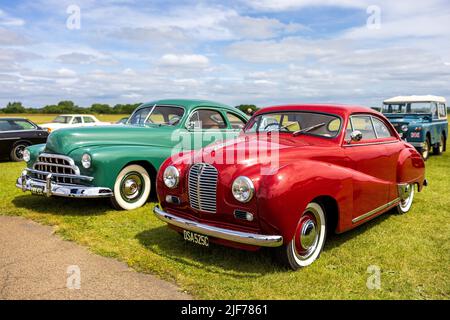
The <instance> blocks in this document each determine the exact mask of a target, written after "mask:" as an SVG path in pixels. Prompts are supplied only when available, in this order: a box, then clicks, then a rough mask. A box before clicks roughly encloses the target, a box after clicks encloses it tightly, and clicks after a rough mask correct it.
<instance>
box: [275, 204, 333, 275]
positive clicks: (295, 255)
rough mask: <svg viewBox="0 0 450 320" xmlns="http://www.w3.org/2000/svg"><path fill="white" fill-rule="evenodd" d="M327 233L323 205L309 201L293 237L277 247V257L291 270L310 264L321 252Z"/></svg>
mask: <svg viewBox="0 0 450 320" xmlns="http://www.w3.org/2000/svg"><path fill="white" fill-rule="evenodd" d="M326 233H327V223H326V216H325V211H324V209H323V207H322V206H321V205H320V204H318V203H316V202H311V203H309V204H308V205H307V206H306V209H305V210H304V211H303V214H302V216H301V217H300V220H299V222H298V224H297V228H296V230H295V234H294V237H293V239H292V240H291V241H290V242H289V243H287V244H285V245H284V246H282V247H280V248H279V257H280V258H281V260H282V261H283V262H284V264H285V265H286V266H288V267H290V268H291V269H293V270H297V269H299V268H302V267H306V266H309V265H310V264H312V263H313V262H314V261H315V260H316V259H317V258H318V257H319V256H320V253H321V252H322V249H323V246H324V244H325V239H326Z"/></svg>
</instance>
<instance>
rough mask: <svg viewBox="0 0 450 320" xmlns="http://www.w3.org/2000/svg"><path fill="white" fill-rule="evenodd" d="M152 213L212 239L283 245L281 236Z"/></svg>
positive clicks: (159, 210) (258, 244)
mask: <svg viewBox="0 0 450 320" xmlns="http://www.w3.org/2000/svg"><path fill="white" fill-rule="evenodd" d="M153 213H154V214H155V215H156V217H158V218H159V219H160V220H162V221H164V222H165V223H167V224H171V225H174V226H177V227H180V228H182V229H185V230H189V231H193V232H198V233H201V234H204V235H207V236H211V237H214V238H219V239H224V240H229V241H233V242H237V243H242V244H249V245H254V246H260V247H279V246H281V245H282V244H283V237H282V236H277V235H263V234H257V233H248V232H241V231H234V230H229V229H223V228H218V227H213V226H210V225H207V224H203V223H199V222H196V221H192V220H187V219H183V218H180V217H177V216H175V215H173V214H170V213H167V212H165V211H163V210H161V209H160V208H158V207H157V206H155V208H154V209H153Z"/></svg>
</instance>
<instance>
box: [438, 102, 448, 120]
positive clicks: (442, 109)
mask: <svg viewBox="0 0 450 320" xmlns="http://www.w3.org/2000/svg"><path fill="white" fill-rule="evenodd" d="M446 111H447V107H446V105H445V104H443V103H439V118H446V117H447V112H446Z"/></svg>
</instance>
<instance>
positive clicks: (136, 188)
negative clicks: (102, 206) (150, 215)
mask: <svg viewBox="0 0 450 320" xmlns="http://www.w3.org/2000/svg"><path fill="white" fill-rule="evenodd" d="M150 191H151V178H150V175H149V174H148V172H147V170H145V169H144V168H143V167H141V166H140V165H137V164H132V165H129V166H126V167H125V168H123V169H122V171H120V172H119V175H118V176H117V179H116V182H115V184H114V196H113V197H112V198H111V203H112V205H113V207H114V208H116V209H118V210H133V209H137V208H139V207H142V206H143V205H144V204H145V202H147V199H148V197H149V195H150Z"/></svg>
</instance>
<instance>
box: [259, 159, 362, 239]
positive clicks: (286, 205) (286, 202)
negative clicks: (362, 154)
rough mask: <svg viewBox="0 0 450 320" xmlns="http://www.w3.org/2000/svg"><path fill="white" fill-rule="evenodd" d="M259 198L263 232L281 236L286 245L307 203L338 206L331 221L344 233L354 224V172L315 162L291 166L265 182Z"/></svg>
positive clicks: (263, 180)
mask: <svg viewBox="0 0 450 320" xmlns="http://www.w3.org/2000/svg"><path fill="white" fill-rule="evenodd" d="M257 198H258V207H259V211H258V216H259V219H260V223H261V229H262V230H265V231H266V232H273V233H274V234H277V233H279V234H281V235H282V236H283V238H284V241H285V243H287V242H289V241H290V240H291V239H292V237H293V235H294V232H295V228H296V226H297V223H298V221H299V219H300V216H301V215H302V213H303V211H304V210H305V208H306V206H307V204H308V203H309V202H311V201H313V200H314V199H317V198H322V200H323V199H325V198H326V199H328V201H332V202H334V203H335V205H336V209H337V210H336V212H330V211H328V214H329V215H330V216H329V217H327V218H328V220H329V221H330V222H331V221H334V223H335V225H334V226H333V227H335V230H336V231H337V232H341V231H342V230H343V229H344V228H345V226H346V225H348V224H349V223H351V212H352V211H353V186H352V170H351V169H349V168H346V167H340V166H337V165H333V164H330V163H325V162H321V161H314V160H304V161H302V162H301V163H294V164H289V165H286V166H284V167H282V168H280V169H279V171H278V173H277V174H275V175H272V176H264V177H263V178H262V179H261V182H260V185H259V190H258V197H257ZM347 213H348V214H347Z"/></svg>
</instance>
